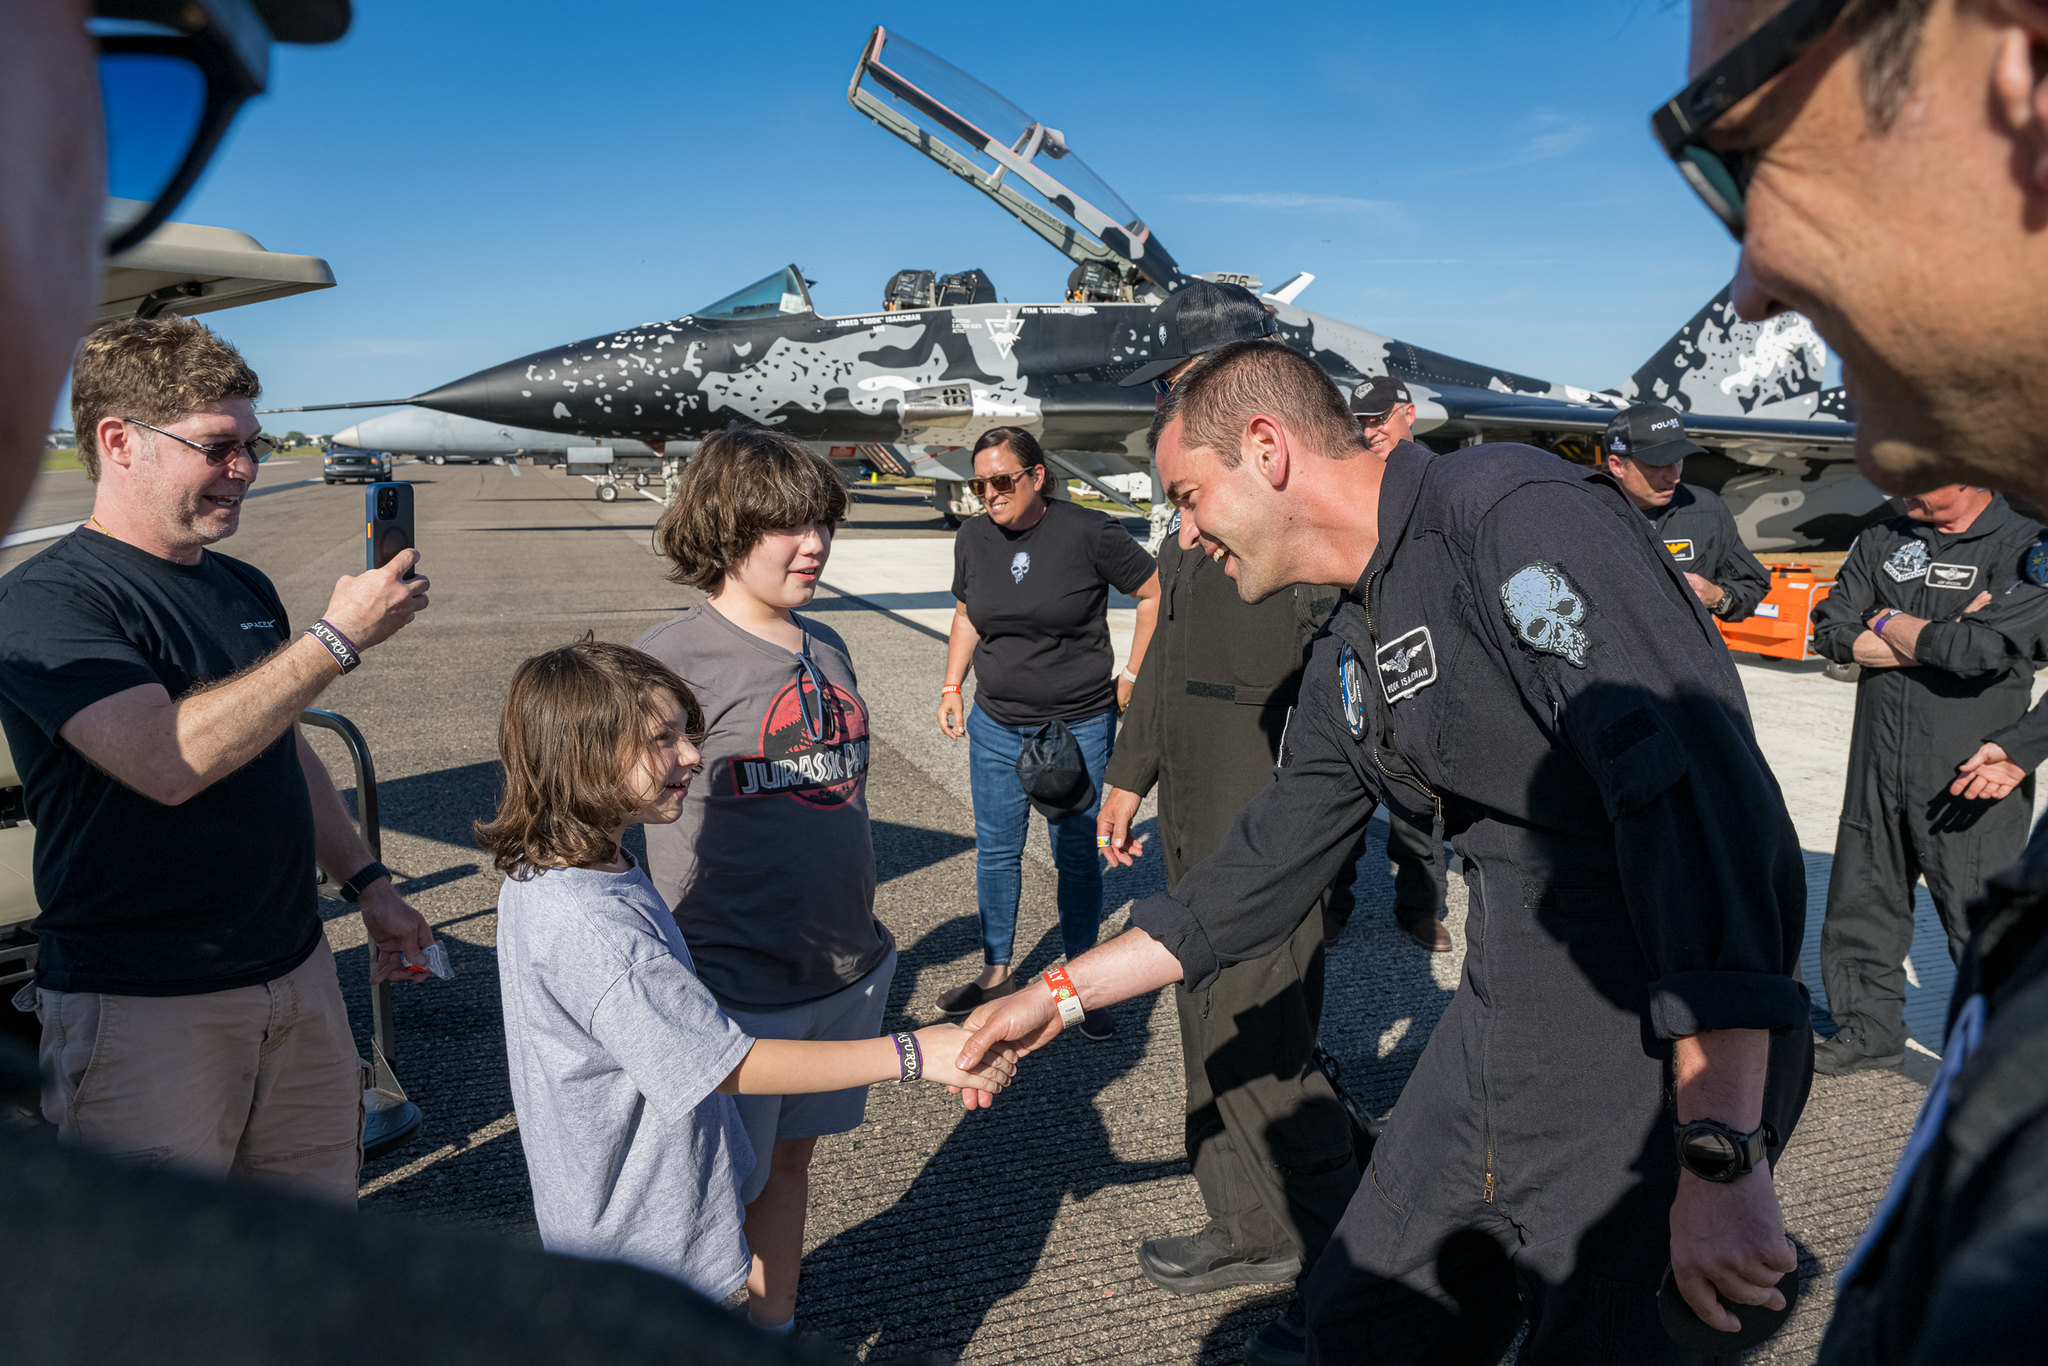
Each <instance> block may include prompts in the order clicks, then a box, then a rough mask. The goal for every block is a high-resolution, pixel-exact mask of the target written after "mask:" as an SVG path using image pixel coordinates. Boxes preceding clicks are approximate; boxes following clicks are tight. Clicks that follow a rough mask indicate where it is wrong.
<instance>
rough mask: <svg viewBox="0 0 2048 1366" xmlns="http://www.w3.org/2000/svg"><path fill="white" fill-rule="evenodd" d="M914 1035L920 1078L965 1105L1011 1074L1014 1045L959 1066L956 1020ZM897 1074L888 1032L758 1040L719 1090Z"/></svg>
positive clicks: (984, 1099) (821, 1086) (985, 1096)
mask: <svg viewBox="0 0 2048 1366" xmlns="http://www.w3.org/2000/svg"><path fill="white" fill-rule="evenodd" d="M914 1037H915V1038H916V1040H917V1045H918V1053H919V1054H920V1055H921V1058H922V1062H923V1067H922V1071H921V1079H922V1080H924V1081H931V1082H938V1083H940V1084H942V1085H944V1086H946V1087H947V1088H949V1089H957V1090H958V1091H959V1092H960V1099H961V1103H962V1104H964V1105H965V1106H966V1107H967V1108H968V1109H970V1110H973V1109H979V1108H984V1107H986V1106H988V1105H989V1104H991V1103H993V1101H994V1100H995V1096H996V1092H998V1091H1000V1090H1002V1089H1003V1088H1004V1087H1005V1086H1007V1085H1009V1083H1010V1079H1011V1078H1012V1077H1014V1076H1015V1075H1016V1072H1017V1055H1016V1052H1015V1050H1014V1049H992V1050H990V1052H989V1055H988V1056H987V1057H986V1058H984V1059H983V1060H982V1061H981V1063H980V1064H979V1065H978V1066H976V1067H974V1068H972V1069H971V1070H962V1069H961V1067H960V1066H959V1065H958V1062H957V1059H958V1057H959V1054H960V1049H961V1046H962V1045H963V1044H964V1043H966V1041H967V1031H966V1030H964V1029H962V1028H960V1026H958V1025H950V1024H944V1025H927V1026H925V1027H924V1028H923V1029H919V1030H916V1031H914ZM902 1075H903V1062H902V1058H901V1056H900V1055H899V1054H898V1052H897V1049H896V1042H895V1038H894V1036H892V1035H888V1034H884V1035H882V1036H881V1037H880V1038H875V1039H849V1040H843V1041H837V1040H812V1039H757V1040H755V1041H754V1046H753V1047H752V1048H750V1049H749V1050H747V1056H746V1057H744V1058H742V1059H740V1064H739V1066H737V1067H735V1068H733V1070H732V1072H731V1073H730V1074H729V1075H727V1077H726V1079H725V1080H724V1081H722V1082H720V1083H719V1086H718V1089H719V1090H720V1091H723V1092H724V1093H725V1094H727V1095H729V1096H730V1095H740V1096H761V1095H766V1096H795V1095H806V1094H810V1093H812V1092H817V1091H844V1090H846V1089H848V1088H849V1087H854V1086H871V1085H873V1084H874V1083H876V1082H883V1081H896V1080H898V1079H899V1078H900V1077H901V1076H902Z"/></svg>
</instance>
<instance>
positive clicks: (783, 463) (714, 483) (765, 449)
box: [654, 427, 846, 591]
mask: <svg viewBox="0 0 2048 1366" xmlns="http://www.w3.org/2000/svg"><path fill="white" fill-rule="evenodd" d="M845 520H846V485H845V484H844V483H842V482H841V481H840V478H839V471H838V470H836V469H834V468H833V467H832V462H831V461H829V460H827V459H826V458H825V457H824V456H822V455H819V454H818V453H817V452H816V451H814V450H812V449H811V448H810V447H809V446H806V445H805V444H804V443H803V442H801V441H799V440H797V439H796V438H795V437H793V436H785V435H783V434H782V433H781V432H771V431H768V430H766V429H765V428H761V427H728V428H726V429H725V430H724V431H722V432H717V433H714V434H713V435H711V436H709V437H706V438H705V439H704V444H703V445H702V446H699V447H698V448H697V453H696V454H695V455H693V456H691V457H690V463H689V464H687V465H685V466H684V467H683V475H682V479H681V480H680V481H679V482H678V484H677V486H676V497H675V501H674V502H672V503H670V504H669V505H668V508H667V510H666V511H664V512H663V513H662V514H661V520H660V521H659V522H658V523H656V524H655V528H654V548H655V549H656V550H658V551H660V552H661V553H662V554H663V555H666V556H667V557H668V559H669V564H670V569H669V573H668V576H669V578H671V579H673V580H674V581H675V582H677V583H687V584H689V585H691V586H692V587H694V588H702V589H705V590H707V591H708V590H713V589H716V588H717V587H718V585H719V582H720V581H721V580H723V579H724V578H725V576H726V575H727V574H730V573H731V572H732V571H733V569H734V568H735V567H737V566H738V564H739V562H740V561H741V560H744V559H745V558H746V557H747V554H748V552H749V551H751V550H753V548H754V547H755V546H757V545H759V544H760V543H761V538H762V537H763V536H765V535H767V534H768V533H769V532H771V531H786V530H788V529H789V528H790V527H798V526H807V525H809V524H810V523H812V522H823V523H824V524H825V525H826V526H830V527H836V526H838V525H839V524H840V523H841V522H843V521H845Z"/></svg>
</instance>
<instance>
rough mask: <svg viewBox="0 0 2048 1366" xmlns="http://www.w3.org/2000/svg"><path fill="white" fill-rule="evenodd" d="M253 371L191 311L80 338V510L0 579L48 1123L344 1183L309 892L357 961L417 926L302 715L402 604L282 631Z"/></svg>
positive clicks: (329, 976)
mask: <svg viewBox="0 0 2048 1366" xmlns="http://www.w3.org/2000/svg"><path fill="white" fill-rule="evenodd" d="M257 392H258V385H257V380H256V376H255V375H254V374H253V373H252V372H251V371H250V370H249V368H248V366H247V365H245V364H244V363H243V361H242V359H241V357H240V356H239V355H237V354H236V353H235V351H234V349H233V348H232V347H230V346H228V345H227V344H226V343H225V342H222V341H221V340H220V339H219V338H218V337H216V336H214V335H213V333H211V332H209V331H208V330H207V329H206V328H204V327H202V326H201V325H199V324H198V323H195V322H191V321H189V320H187V319H183V318H177V317H166V318H160V319H153V320H141V319H130V320H127V321H124V322H119V323H115V324H113V325H111V326H109V327H107V328H103V329H101V330H100V331H98V332H96V333H94V334H93V335H92V336H90V337H88V338H87V339H86V341H85V343H84V345H83V346H82V347H81V348H80V351H79V355H78V359H77V363H76V367H75V370H74V374H73V382H72V415H73V418H74V420H75V423H76V429H77V432H78V437H79V455H80V458H81V460H82V461H83V463H84V464H85V467H86V473H87V475H88V476H89V477H90V478H92V479H93V480H94V482H95V483H96V484H97V485H98V487H97V490H96V493H95V498H94V503H93V516H92V517H91V519H90V520H88V521H87V523H86V524H85V525H84V526H83V527H81V528H79V529H78V530H76V531H74V532H72V533H71V534H70V535H69V536H67V537H65V538H63V539H62V540H60V541H58V542H56V543H55V544H54V545H52V546H51V547H50V548H49V549H48V550H46V551H44V552H43V553H41V554H40V555H37V556H36V557H35V558H33V559H31V560H29V561H27V562H25V563H24V564H22V565H20V566H18V567H16V568H15V569H14V570H13V571H12V572H11V573H9V574H8V575H7V576H6V577H5V578H4V579H0V726H4V728H5V730H6V734H7V739H8V743H9V745H10V746H11V747H12V750H13V754H14V758H15V762H16V765H17V767H18V769H19V771H20V773H21V776H22V780H23V784H24V787H25V791H26V800H27V806H28V812H29V817H30V819H31V820H32V821H33V823H34V825H35V827H36V851H35V887H36V896H37V900H38V901H39V902H40V903H41V906H42V916H41V918H40V919H39V920H38V921H37V922H36V930H37V936H38V940H39V946H40V953H39V961H38V964H37V972H36V982H35V989H34V1000H35V1006H36V1011H37V1014H38V1016H39V1017H40V1019H41V1021H42V1026H43V1039H42V1061H43V1067H44V1072H45V1085H44V1098H43V1109H44V1115H45V1117H46V1118H48V1119H49V1120H50V1121H51V1122H52V1123H53V1124H55V1125H56V1126H57V1127H58V1130H59V1132H60V1133H61V1134H62V1135H64V1136H65V1137H67V1138H72V1139H76V1140H78V1141H82V1142H87V1143H91V1144H93V1145H95V1146H98V1147H101V1148H104V1149H106V1150H109V1151H111V1152H113V1153H115V1154H117V1155H125V1156H129V1157H132V1158H135V1159H137V1160H141V1161H145V1162H150V1163H165V1164H171V1165H176V1166H180V1167H184V1168H187V1169H190V1170H196V1171H202V1172H212V1173H226V1172H229V1171H235V1172H239V1173H243V1174H246V1175H249V1176H252V1177H256V1178H258V1179H263V1180H267V1181H270V1182H272V1183H275V1184H280V1185H288V1186H292V1187H295V1188H297V1189H300V1190H304V1191H307V1192H309V1193H314V1194H321V1195H326V1196H328V1197H331V1198H333V1199H336V1200H343V1201H353V1199H354V1197H355V1184H356V1170H357V1167H358V1166H359V1164H360V1160H361V1147H360V1141H361V1106H362V1089H363V1072H364V1070H365V1069H364V1068H363V1065H362V1063H361V1060H360V1059H359V1058H358V1057H357V1055H356V1050H355V1044H354V1041H353V1038H352V1036H351V1034H350V1032H349V1026H348V1017H347V1012H346V1010H345V1008H344V1006H343V1004H342V1000H341V991H340V986H339V983H338V982H337V980H336V977H335V968H334V957H333V954H332V953H331V952H330V951H329V950H328V947H327V941H326V938H325V936H324V935H323V934H322V931H321V926H320V919H319V916H318V913H317V911H316V909H315V901H314V893H313V871H314V868H313V865H314V863H315V862H316V861H317V862H318V863H319V864H320V866H322V867H323V868H325V869H326V871H327V873H328V875H329V877H330V878H332V879H333V880H334V882H335V883H337V884H338V885H339V886H340V887H341V891H342V895H343V896H344V897H345V898H347V899H349V900H351V901H359V904H360V905H361V907H362V911H363V921H364V926H365V928H366V930H367V931H368V934H369V938H370V941H371V944H372V947H373V949H374V951H375V962H374V966H373V972H372V979H371V980H373V981H376V980H382V979H385V978H389V977H392V976H395V975H398V974H399V973H401V972H404V971H406V969H407V967H408V965H409V964H412V963H414V962H417V961H418V958H419V955H420V954H421V953H422V952H423V951H424V950H425V949H426V947H427V946H428V945H429V944H430V943H431V942H432V939H433V935H432V933H431V931H429V930H428V928H427V926H426V922H425V921H424V920H422V919H421V918H420V916H419V913H418V912H416V911H414V910H413V909H412V908H411V907H410V906H408V905H406V904H405V902H404V901H402V900H401V899H400V898H399V896H398V894H397V892H396V891H395V890H394V889H393V887H392V885H391V878H390V875H389V873H388V872H387V871H386V870H385V869H384V868H383V866H382V865H381V864H379V863H377V862H376V861H375V860H373V859H372V858H371V857H370V853H369V850H368V849H367V848H365V847H364V845H363V843H362V841H361V839H360V838H359V837H358V835H357V834H356V830H355V826H354V824H353V823H352V821H351V820H350V818H349V815H348V813H347V810H346V808H344V807H343V806H342V804H341V799H340V797H339V795H338V794H337V793H336V792H335V790H334V785H333V783H332V782H331V781H330V779H329V778H328V776H327V770H326V768H325V767H324V766H323V765H322V764H321V762H320V761H319V759H318V758H317V757H316V756H315V755H314V754H313V752H312V750H311V749H310V748H309V747H308V746H307V744H306V741H305V739H304V737H303V736H302V735H301V734H300V733H299V731H298V727H297V724H296V723H297V720H298V716H299V713H300V711H301V710H303V709H304V708H305V707H306V706H307V705H309V704H310V703H311V702H312V701H313V700H314V698H316V697H318V696H319V694H320V693H321V691H322V690H323V689H325V687H326V686H327V685H328V684H329V683H331V682H332V681H333V680H334V679H335V678H336V677H338V676H339V675H340V674H342V673H345V672H347V671H348V670H349V669H351V668H353V667H355V665H356V663H357V662H358V660H359V656H360V652H361V651H364V650H367V649H369V648H370V647H371V646H373V645H375V644H377V643H378V642H380V641H382V640H384V639H385V638H386V637H388V636H390V635H391V634H392V633H393V632H394V631H396V630H398V629H399V628H400V627H402V626H404V625H405V624H406V623H407V622H408V621H410V620H411V619H412V617H413V614H414V613H415V612H417V611H419V610H420V609H421V608H424V607H425V606H426V604H427V596H426V594H427V581H426V580H425V579H424V578H420V577H413V578H410V579H408V578H406V577H405V575H406V574H407V572H408V571H409V570H410V569H411V568H412V566H413V565H414V564H415V563H416V562H417V559H418V556H417V554H416V553H415V552H411V551H408V552H406V553H405V554H404V555H401V556H400V557H399V558H398V559H397V560H395V561H394V562H393V563H392V564H391V565H389V566H387V567H386V568H384V569H381V570H374V571H371V572H369V573H366V574H363V575H361V576H359V577H355V578H344V579H342V580H341V581H340V582H339V583H338V584H337V585H336V588H335V593H334V596H333V598H332V600H331V601H330V602H329V603H328V607H327V613H326V616H325V617H324V618H323V619H322V620H321V621H320V622H318V623H316V624H315V625H314V626H313V628H311V629H310V630H309V631H308V632H307V633H306V634H304V635H294V634H293V632H292V629H291V627H290V625H289V624H288V623H287V621H286V616H285V609H284V606H283V604H282V603H281V602H280V601H279V599H278V596H277V593H276V591H275V590H274V589H273V588H272V587H271V585H270V581H269V580H268V579H267V578H265V577H264V576H263V575H262V574H260V573H258V572H257V571H256V570H254V569H252V568H250V567H249V566H248V565H245V564H242V563H240V562H239V561H236V560H233V559H230V558H228V557H227V556H225V555H218V554H215V553H213V552H212V551H210V550H207V549H206V547H207V546H208V545H210V544H212V543H214V542H216V541H219V540H222V539H224V538H225V537H228V536H231V535H233V534H234V532H235V530H236V528H237V526H238V525H239V522H240V518H241V509H242V500H243V498H244V497H245V496H246V494H247V493H248V490H249V486H250V485H251V484H252V483H254V482H255V478H256V465H257V464H258V463H259V462H260V461H261V460H263V459H264V458H266V457H267V456H268V454H269V447H270V443H269V442H268V441H267V440H266V439H265V438H263V437H261V436H259V435H258V434H257V433H258V423H257V420H256V417H255V413H254V409H253V400H254V399H255V397H256V394H257Z"/></svg>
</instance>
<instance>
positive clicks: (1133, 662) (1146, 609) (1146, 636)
mask: <svg viewBox="0 0 2048 1366" xmlns="http://www.w3.org/2000/svg"><path fill="white" fill-rule="evenodd" d="M1158 625H1159V595H1158V594H1157V593H1154V594H1153V595H1152V596H1151V597H1148V598H1140V599H1138V620H1137V626H1136V629H1134V630H1133V631H1132V632H1131V659H1130V663H1128V664H1126V665H1125V666H1124V667H1125V668H1127V669H1129V670H1130V671H1131V673H1132V674H1133V675H1136V673H1137V672H1138V669H1139V667H1140V666H1142V665H1143V664H1144V662H1145V651H1146V650H1148V649H1150V648H1151V647H1152V632H1153V631H1154V630H1155V629H1156V628H1157V627H1158Z"/></svg>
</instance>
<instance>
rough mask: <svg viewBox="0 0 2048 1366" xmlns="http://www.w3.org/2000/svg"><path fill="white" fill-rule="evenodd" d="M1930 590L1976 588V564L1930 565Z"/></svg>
mask: <svg viewBox="0 0 2048 1366" xmlns="http://www.w3.org/2000/svg"><path fill="white" fill-rule="evenodd" d="M1927 586H1928V587H1929V588H1975V587H1976V586H1977V566H1976V565H1974V564H1939V563H1936V564H1930V565H1928V566H1927Z"/></svg>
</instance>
